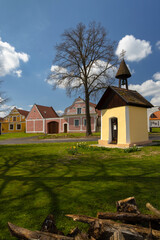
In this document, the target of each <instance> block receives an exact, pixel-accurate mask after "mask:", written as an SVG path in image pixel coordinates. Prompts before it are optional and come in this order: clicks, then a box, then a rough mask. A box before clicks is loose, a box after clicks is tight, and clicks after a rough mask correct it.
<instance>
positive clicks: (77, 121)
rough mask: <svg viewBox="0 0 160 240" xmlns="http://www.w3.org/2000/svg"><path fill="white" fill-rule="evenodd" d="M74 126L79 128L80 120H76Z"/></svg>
mask: <svg viewBox="0 0 160 240" xmlns="http://www.w3.org/2000/svg"><path fill="white" fill-rule="evenodd" d="M74 126H75V127H78V126H79V120H78V119H76V120H74Z"/></svg>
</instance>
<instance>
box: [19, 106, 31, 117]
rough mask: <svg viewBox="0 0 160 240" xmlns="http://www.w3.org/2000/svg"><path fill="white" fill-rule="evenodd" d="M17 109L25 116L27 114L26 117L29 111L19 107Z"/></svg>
mask: <svg viewBox="0 0 160 240" xmlns="http://www.w3.org/2000/svg"><path fill="white" fill-rule="evenodd" d="M16 109H17V111H18V112H19V113H20V114H21V115H23V116H25V117H27V116H28V113H29V111H25V110H22V109H18V108H16Z"/></svg>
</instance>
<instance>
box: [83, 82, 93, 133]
mask: <svg viewBox="0 0 160 240" xmlns="http://www.w3.org/2000/svg"><path fill="white" fill-rule="evenodd" d="M85 104H86V136H90V135H91V134H92V132H91V117H90V110H89V94H88V89H87V86H85Z"/></svg>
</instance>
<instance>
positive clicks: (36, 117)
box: [26, 104, 65, 133]
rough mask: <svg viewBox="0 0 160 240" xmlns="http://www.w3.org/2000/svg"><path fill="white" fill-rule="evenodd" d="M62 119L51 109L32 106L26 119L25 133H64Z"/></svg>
mask: <svg viewBox="0 0 160 240" xmlns="http://www.w3.org/2000/svg"><path fill="white" fill-rule="evenodd" d="M64 122H65V120H64V119H63V118H59V116H58V115H57V113H56V112H55V111H54V109H53V108H52V107H46V106H41V105H36V104H35V105H34V106H33V107H32V109H31V111H30V113H29V114H28V117H27V119H26V132H27V133H59V132H63V131H64Z"/></svg>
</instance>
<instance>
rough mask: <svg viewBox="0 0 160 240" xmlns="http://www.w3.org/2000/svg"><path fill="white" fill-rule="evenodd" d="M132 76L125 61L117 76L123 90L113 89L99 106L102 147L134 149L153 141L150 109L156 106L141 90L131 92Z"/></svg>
mask: <svg viewBox="0 0 160 240" xmlns="http://www.w3.org/2000/svg"><path fill="white" fill-rule="evenodd" d="M130 76H131V74H130V72H129V70H128V68H127V66H126V64H125V62H124V60H123V61H122V62H121V64H120V68H119V70H118V72H117V75H116V78H119V87H113V86H109V87H108V88H107V90H106V91H105V93H104V94H103V96H102V98H101V99H100V101H99V103H98V104H97V106H96V108H97V109H98V110H101V139H100V140H99V144H100V145H103V146H108V145H109V146H111V144H113V145H115V146H121V147H130V146H133V145H134V144H136V145H140V144H146V143H148V142H149V139H148V128H147V108H150V107H153V106H152V104H151V103H150V102H148V101H147V100H146V99H145V98H144V97H143V96H141V95H140V94H139V93H138V92H137V91H133V90H128V82H127V78H128V77H130ZM122 85H124V87H125V88H122Z"/></svg>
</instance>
